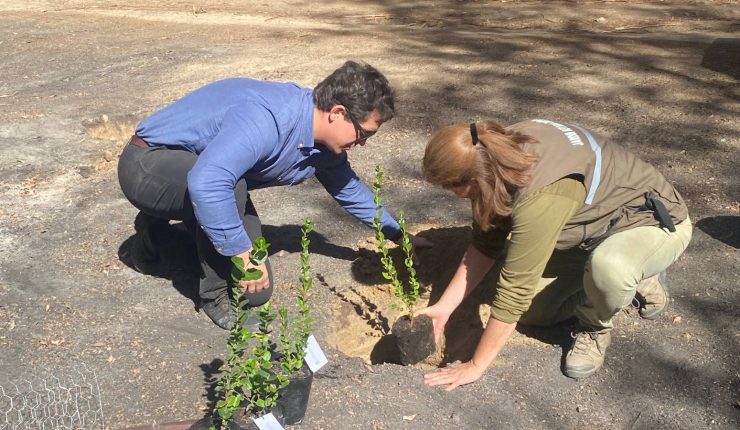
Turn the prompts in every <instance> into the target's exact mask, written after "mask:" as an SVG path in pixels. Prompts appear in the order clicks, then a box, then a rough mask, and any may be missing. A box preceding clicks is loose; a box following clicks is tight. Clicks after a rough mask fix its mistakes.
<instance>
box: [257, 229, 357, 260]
mask: <svg viewBox="0 0 740 430" xmlns="http://www.w3.org/2000/svg"><path fill="white" fill-rule="evenodd" d="M262 234H263V235H264V236H265V238H266V239H267V241H268V242H270V254H276V253H278V252H280V251H285V252H301V226H300V225H292V224H286V225H280V226H274V225H263V226H262ZM310 239H311V253H312V254H319V255H324V256H326V257H330V258H336V259H338V260H354V259H355V258H357V253H356V252H355V250H354V249H352V248H348V247H346V246H340V245H335V244H333V243H331V242H329V241H327V240H326V236H324V235H323V234H321V233H319V232H318V231H316V230H314V231H313V232H311V237H310Z"/></svg>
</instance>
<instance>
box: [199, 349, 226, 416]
mask: <svg viewBox="0 0 740 430" xmlns="http://www.w3.org/2000/svg"><path fill="white" fill-rule="evenodd" d="M223 364H224V362H223V360H221V359H220V358H214V359H213V361H211V362H210V363H208V364H206V363H203V364H201V365H200V366H199V367H200V370H201V371H202V372H203V387H204V388H205V392H206V393H205V397H206V410H205V411H204V412H203V417H204V418H205V417H207V416H209V415H211V414H212V413H213V411H214V409H216V401H218V394H217V393H216V385H217V384H218V378H219V376H220V374H221V372H220V369H221V366H223Z"/></svg>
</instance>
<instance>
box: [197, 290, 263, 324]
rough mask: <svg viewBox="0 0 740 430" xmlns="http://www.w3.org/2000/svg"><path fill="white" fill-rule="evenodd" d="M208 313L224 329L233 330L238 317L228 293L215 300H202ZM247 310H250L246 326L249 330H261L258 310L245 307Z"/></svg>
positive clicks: (202, 306) (203, 307)
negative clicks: (232, 307) (235, 314)
mask: <svg viewBox="0 0 740 430" xmlns="http://www.w3.org/2000/svg"><path fill="white" fill-rule="evenodd" d="M200 308H201V309H203V312H205V314H206V315H208V317H209V318H210V319H211V320H212V321H213V322H214V323H215V324H216V325H217V326H219V327H221V328H222V329H224V330H231V329H232V328H233V327H234V323H236V317H235V316H234V311H233V309H231V302H230V301H229V298H228V297H227V296H226V295H223V296H220V297H218V298H217V299H215V300H206V299H203V300H202V304H201V306H200ZM245 310H248V311H250V312H249V316H248V317H247V320H246V321H245V322H244V328H246V329H248V330H249V331H251V332H253V333H256V332H258V331H259V326H260V319H259V316H258V315H257V311H256V310H254V308H251V307H245Z"/></svg>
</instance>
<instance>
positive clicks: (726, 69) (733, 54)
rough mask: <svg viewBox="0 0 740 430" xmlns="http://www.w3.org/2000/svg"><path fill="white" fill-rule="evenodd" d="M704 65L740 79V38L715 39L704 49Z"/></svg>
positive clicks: (702, 63)
mask: <svg viewBox="0 0 740 430" xmlns="http://www.w3.org/2000/svg"><path fill="white" fill-rule="evenodd" d="M701 65H702V67H705V68H707V69H709V70H713V71H715V72H719V73H723V74H725V75H727V76H730V77H732V78H735V79H740V39H738V38H734V39H733V38H729V37H727V38H720V39H714V40H713V41H712V43H711V44H710V45H709V46H708V47H707V49H706V50H705V51H704V57H703V58H702V59H701Z"/></svg>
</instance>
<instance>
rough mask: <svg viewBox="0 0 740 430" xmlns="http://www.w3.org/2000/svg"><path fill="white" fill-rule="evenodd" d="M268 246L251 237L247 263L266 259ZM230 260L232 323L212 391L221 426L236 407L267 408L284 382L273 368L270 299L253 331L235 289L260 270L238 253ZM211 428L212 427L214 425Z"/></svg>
mask: <svg viewBox="0 0 740 430" xmlns="http://www.w3.org/2000/svg"><path fill="white" fill-rule="evenodd" d="M269 246H270V244H269V243H268V242H267V240H265V238H264V237H259V238H258V239H257V240H255V241H254V244H253V246H252V251H250V253H249V260H250V263H252V265H254V266H258V265H260V264H263V263H264V262H265V261H266V260H267V248H268V247H269ZM231 261H232V262H233V263H234V267H233V269H232V272H231V277H232V280H233V281H234V282H233V285H232V299H231V307H232V311H233V312H234V315H235V320H236V323H235V324H234V326H233V327H232V328H231V330H230V332H229V337H228V340H227V342H226V348H227V357H226V361H225V363H224V365H223V366H221V377H220V378H219V381H218V383H217V385H216V391H217V392H219V393H221V396H222V399H221V400H219V401H217V402H216V411H217V413H218V417H219V419H220V421H221V428H222V429H226V428H228V422H229V421H230V420H231V419H232V417H233V416H234V414H235V413H236V412H237V411H238V410H239V409H240V408H244V409H245V410H246V411H247V412H250V413H253V414H255V415H261V414H264V413H265V412H267V411H269V410H270V408H272V407H274V406H275V404H276V402H277V398H278V392H279V390H280V389H281V388H283V387H285V386H286V385H287V384H288V380H287V378H286V377H285V376H284V375H281V374H279V373H278V372H275V371H274V369H273V361H272V351H271V345H270V329H269V326H270V323H272V322H273V321H274V320H275V317H276V316H275V313H274V312H273V311H272V308H271V307H272V303H271V301H268V302H267V303H265V304H264V305H263V306H261V307H260V309H259V310H257V315H258V317H259V321H260V322H259V327H258V329H257V331H256V332H253V331H251V330H250V329H249V328H248V327H247V326H245V325H246V323H247V320H248V318H249V313H250V310H248V308H247V305H248V300H247V299H245V298H244V296H243V295H242V293H241V291H240V289H239V282H240V281H243V280H255V279H259V278H261V277H262V275H263V273H262V271H261V270H259V269H256V268H253V267H249V268H245V264H244V261H243V260H242V259H241V258H240V257H238V256H234V257H232V258H231ZM211 428H212V429H215V425H214V426H212V427H211Z"/></svg>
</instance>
